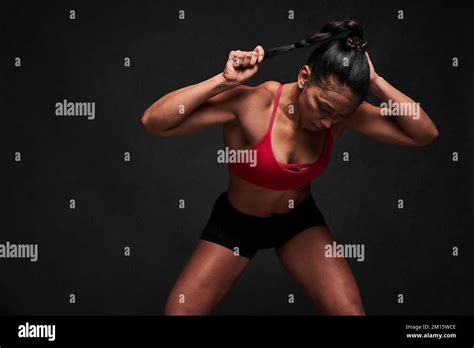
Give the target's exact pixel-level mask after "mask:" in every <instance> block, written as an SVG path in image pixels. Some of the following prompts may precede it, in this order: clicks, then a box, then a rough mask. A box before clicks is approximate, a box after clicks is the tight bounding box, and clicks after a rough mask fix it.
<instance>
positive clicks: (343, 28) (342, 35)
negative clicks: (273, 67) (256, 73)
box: [265, 20, 367, 59]
mask: <svg viewBox="0 0 474 348" xmlns="http://www.w3.org/2000/svg"><path fill="white" fill-rule="evenodd" d="M362 36H363V30H362V26H361V25H360V24H359V23H358V22H356V21H353V20H345V21H340V22H330V23H327V24H325V25H324V26H323V27H322V28H321V30H320V31H319V32H318V33H315V34H314V35H312V36H311V37H309V38H307V39H303V40H300V41H297V42H295V43H293V44H291V45H285V46H279V47H274V48H269V49H267V50H265V59H266V58H270V57H274V56H277V55H279V54H282V53H285V52H289V51H292V50H294V49H295V48H300V47H310V46H313V45H316V44H318V45H322V44H325V43H328V42H330V41H333V40H338V39H347V38H349V37H351V38H352V37H355V38H357V39H359V40H361V39H362ZM361 45H363V46H364V47H365V46H366V45H367V42H366V41H363V42H362V43H361ZM350 47H353V46H350ZM357 48H358V47H357ZM358 49H360V48H358Z"/></svg>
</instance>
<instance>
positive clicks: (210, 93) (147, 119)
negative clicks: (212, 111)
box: [141, 73, 235, 130]
mask: <svg viewBox="0 0 474 348" xmlns="http://www.w3.org/2000/svg"><path fill="white" fill-rule="evenodd" d="M234 87H235V85H233V84H231V83H229V82H227V81H226V79H225V78H224V76H223V74H222V73H219V74H217V75H215V76H213V77H211V78H209V79H207V80H205V81H202V82H199V83H196V84H194V85H190V86H186V87H183V88H181V89H178V90H175V91H173V92H170V93H168V94H166V95H164V96H163V97H161V98H160V99H158V100H157V101H155V102H154V103H153V104H152V105H150V107H148V108H147V109H146V110H145V112H144V114H143V116H142V119H141V121H142V124H143V125H145V126H147V127H150V128H152V129H155V130H158V129H159V130H166V129H169V128H172V127H174V126H176V125H178V124H180V123H181V122H183V121H184V120H185V119H186V118H187V117H188V116H189V115H191V114H192V113H193V111H194V110H196V109H197V108H198V107H199V106H200V105H202V104H203V103H204V102H206V101H207V100H208V99H210V98H212V97H214V96H215V95H217V94H219V93H221V92H223V91H225V90H228V89H232V88H234Z"/></svg>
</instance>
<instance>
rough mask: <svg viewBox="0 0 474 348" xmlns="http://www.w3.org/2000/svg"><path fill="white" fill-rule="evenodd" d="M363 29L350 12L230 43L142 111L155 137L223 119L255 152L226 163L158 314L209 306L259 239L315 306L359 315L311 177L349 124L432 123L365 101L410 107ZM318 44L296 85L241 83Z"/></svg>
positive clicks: (235, 144) (412, 132)
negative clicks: (200, 72) (330, 251)
mask: <svg viewBox="0 0 474 348" xmlns="http://www.w3.org/2000/svg"><path fill="white" fill-rule="evenodd" d="M362 36H363V31H362V27H361V26H360V24H359V23H357V22H355V21H352V20H346V21H341V22H331V23H328V24H326V25H324V26H323V27H322V28H321V30H320V32H319V33H317V34H315V35H313V36H312V37H311V38H309V39H306V40H302V41H299V42H296V43H295V44H293V45H288V46H282V47H278V48H274V49H271V50H267V51H266V52H265V51H264V49H263V48H262V46H257V47H256V48H255V49H254V51H251V52H245V51H239V50H237V51H231V52H230V54H229V59H228V61H227V63H226V66H225V69H224V71H223V72H222V73H219V74H217V75H215V76H213V77H212V78H210V79H208V80H205V81H203V82H200V83H197V84H194V85H190V86H187V87H184V88H181V89H179V90H176V91H173V92H171V93H168V94H166V95H165V96H163V97H162V98H160V99H158V100H157V101H156V102H155V103H154V104H152V105H151V106H150V107H149V108H148V109H147V110H146V111H145V112H144V114H143V117H142V123H143V125H144V127H145V129H146V130H147V131H148V132H149V133H151V134H153V135H157V136H175V135H185V134H191V133H194V132H198V131H201V130H203V129H205V128H208V127H212V126H215V125H218V124H223V125H224V126H223V129H224V143H225V146H226V147H228V148H230V149H231V150H236V149H244V150H247V151H248V153H250V151H251V150H253V151H254V154H255V155H256V160H257V161H256V162H255V161H254V162H252V163H236V162H234V163H229V179H230V180H229V186H228V189H227V190H226V191H224V192H223V193H222V194H221V195H220V196H219V197H218V199H217V200H216V202H215V204H214V207H213V210H212V213H211V217H210V219H209V221H208V223H207V225H206V227H205V228H204V230H203V232H202V235H201V238H200V240H199V242H198V243H197V246H196V248H195V250H194V251H193V253H192V255H191V258H190V259H189V260H188V262H187V264H186V265H185V267H184V269H183V270H182V272H181V274H180V275H179V277H178V279H177V281H176V283H175V285H174V287H173V289H172V290H171V292H170V294H169V297H168V299H167V302H166V306H165V314H166V315H196V314H197V315H207V314H211V313H212V312H213V311H214V310H215V308H216V306H217V304H218V303H219V302H220V301H221V300H222V299H223V298H224V296H225V295H226V294H227V293H228V291H229V290H230V288H231V287H232V285H233V284H234V283H235V282H236V280H237V279H238V278H239V276H240V275H241V274H242V272H243V271H244V270H245V269H246V267H247V266H248V265H249V262H250V260H251V259H252V257H253V256H254V255H255V253H256V252H257V251H258V250H259V249H267V248H275V250H276V253H277V256H278V259H279V260H280V261H281V263H282V264H283V266H284V268H285V269H286V270H287V271H288V272H289V273H290V274H291V276H292V277H294V279H295V280H296V281H297V283H298V284H300V285H301V286H302V287H303V288H304V290H305V292H306V293H307V294H308V296H309V297H310V298H311V299H312V301H313V302H314V303H315V305H316V306H317V308H318V309H319V311H320V313H321V314H326V315H328V314H330V315H364V314H365V312H364V308H363V305H362V301H361V297H360V294H359V290H358V287H357V284H356V281H355V279H354V276H353V274H352V272H351V270H350V267H349V265H348V263H347V261H346V260H345V259H344V258H330V257H325V246H326V245H332V243H333V241H334V238H333V236H332V235H331V233H330V231H329V229H328V227H327V225H326V223H325V221H324V218H323V215H322V214H321V212H320V211H319V209H318V208H317V206H316V204H315V202H314V200H313V197H312V195H311V186H310V183H311V181H312V180H313V179H315V178H316V177H318V176H319V175H320V174H321V173H322V172H323V171H324V168H325V167H326V165H327V164H328V161H329V158H330V152H331V148H332V146H333V144H334V142H336V141H337V140H338V139H339V138H340V137H341V134H342V132H343V131H344V129H346V128H347V129H353V130H356V131H358V132H360V133H362V134H365V135H366V136H368V137H371V138H373V139H376V140H379V141H383V142H388V143H392V144H398V145H403V146H424V145H427V144H429V143H430V142H432V141H433V139H435V138H436V137H437V135H438V131H437V129H436V126H435V125H434V124H433V122H432V121H431V119H430V118H429V116H428V115H427V114H426V113H425V112H424V111H423V110H422V109H418V110H419V111H418V112H417V114H416V115H415V113H414V112H415V111H413V113H412V114H408V115H403V117H402V116H400V117H392V116H382V115H383V114H384V112H383V111H385V113H386V112H387V111H390V110H387V109H381V108H379V107H377V106H374V105H371V104H369V103H367V102H365V101H364V100H365V98H366V95H367V93H368V91H370V92H371V93H372V94H374V95H375V96H376V97H378V98H379V99H380V100H382V101H389V100H390V102H391V103H392V104H390V105H396V104H400V103H410V104H408V105H415V104H417V103H415V102H414V101H413V100H412V99H410V98H409V97H407V96H406V95H404V94H403V93H402V92H400V91H398V90H397V89H395V88H394V87H393V86H391V85H390V84H389V83H388V82H387V81H385V80H384V79H383V78H382V77H380V76H379V75H377V73H376V72H375V70H374V67H373V65H372V63H371V61H370V58H369V55H368V54H367V53H366V52H365V48H366V44H367V43H366V42H365V41H363V40H362ZM315 44H317V47H316V48H315V50H314V51H313V53H312V54H311V56H310V57H309V60H308V62H307V64H305V65H303V66H302V67H301V69H300V71H299V73H298V76H297V81H296V82H292V83H286V84H280V83H278V82H275V81H267V82H264V83H262V84H260V85H258V86H256V87H249V86H245V85H243V82H244V81H246V80H248V79H249V78H251V77H252V76H254V75H255V74H256V73H257V71H258V69H259V66H260V64H261V63H262V61H263V59H264V58H268V57H270V56H275V55H277V54H281V53H284V52H288V51H291V50H292V49H295V48H299V47H308V46H312V45H315ZM183 110H184V112H183ZM415 110H416V108H415ZM407 116H408V117H407ZM247 158H252V156H249V157H247Z"/></svg>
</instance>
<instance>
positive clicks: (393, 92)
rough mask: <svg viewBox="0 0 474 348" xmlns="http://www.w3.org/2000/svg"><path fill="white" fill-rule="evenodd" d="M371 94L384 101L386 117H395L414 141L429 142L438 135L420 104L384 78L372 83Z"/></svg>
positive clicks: (378, 77)
mask: <svg viewBox="0 0 474 348" xmlns="http://www.w3.org/2000/svg"><path fill="white" fill-rule="evenodd" d="M370 92H371V93H372V94H373V95H375V96H376V97H377V98H379V99H380V100H381V101H383V103H382V105H381V107H382V111H384V115H385V116H386V117H390V116H395V117H394V118H395V120H396V121H397V122H398V125H399V126H400V128H402V129H403V130H404V131H405V133H407V134H408V135H409V136H410V137H412V138H413V139H418V140H420V141H429V140H430V139H433V138H436V136H437V135H438V130H437V128H436V126H435V124H434V123H433V121H432V120H431V118H430V117H429V116H428V114H427V113H426V112H425V111H424V110H423V109H422V108H421V107H420V103H417V102H415V101H414V100H413V99H411V98H410V97H408V96H406V95H405V94H403V93H402V92H400V91H399V90H397V89H396V88H395V87H393V86H392V85H391V84H390V83H388V82H387V81H386V80H384V79H383V78H382V77H380V76H377V77H376V78H375V79H374V80H373V81H372V82H371V83H370ZM385 116H384V117H385Z"/></svg>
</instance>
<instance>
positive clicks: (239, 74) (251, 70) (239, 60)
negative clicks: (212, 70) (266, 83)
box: [223, 45, 265, 85]
mask: <svg viewBox="0 0 474 348" xmlns="http://www.w3.org/2000/svg"><path fill="white" fill-rule="evenodd" d="M264 56H265V51H264V50H263V47H262V46H260V45H258V46H257V47H255V49H254V50H253V51H240V50H236V51H230V53H229V59H227V63H226V65H225V69H224V72H223V75H224V78H225V79H226V81H227V82H229V83H231V84H233V85H239V84H241V83H243V82H244V81H246V80H248V79H249V78H251V77H252V76H253V75H255V74H256V73H257V71H258V68H259V67H260V63H261V62H262V61H263V58H264Z"/></svg>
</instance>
